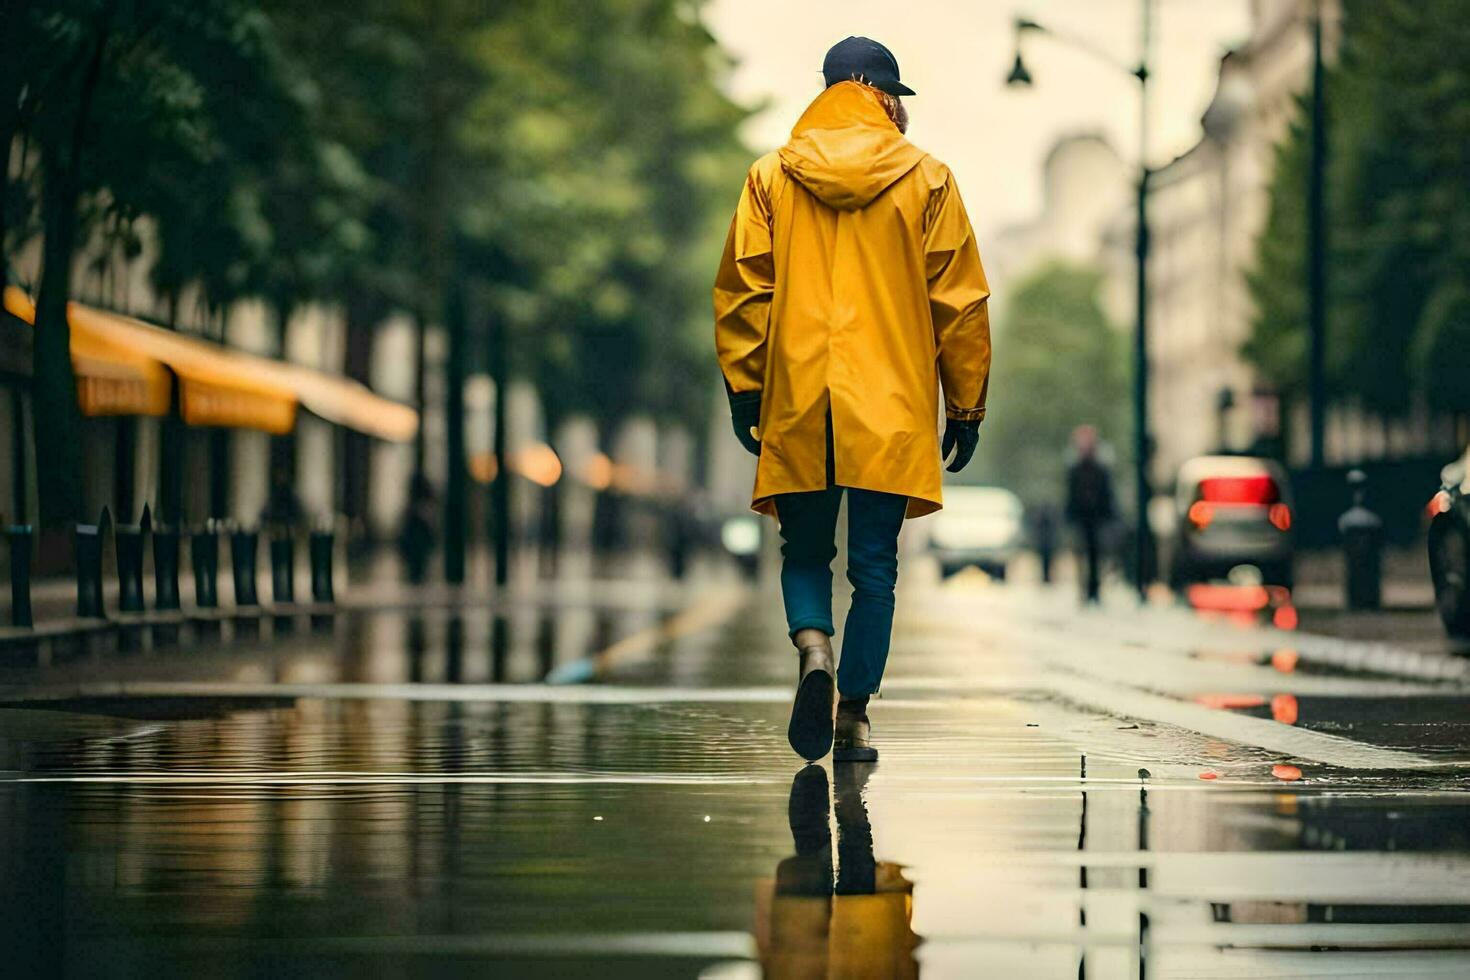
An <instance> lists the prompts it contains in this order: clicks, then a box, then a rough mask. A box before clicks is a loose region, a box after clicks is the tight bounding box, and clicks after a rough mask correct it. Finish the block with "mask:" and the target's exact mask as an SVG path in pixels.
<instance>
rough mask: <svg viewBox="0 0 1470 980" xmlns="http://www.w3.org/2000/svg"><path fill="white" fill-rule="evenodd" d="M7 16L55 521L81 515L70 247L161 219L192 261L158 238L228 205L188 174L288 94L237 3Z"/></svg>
mask: <svg viewBox="0 0 1470 980" xmlns="http://www.w3.org/2000/svg"><path fill="white" fill-rule="evenodd" d="M17 15H18V16H17V18H16V20H15V22H14V23H11V24H7V33H12V32H13V33H16V34H19V35H20V36H22V37H23V38H24V43H26V44H29V45H31V46H32V47H33V48H34V51H33V52H31V53H30V54H28V56H27V57H26V59H25V61H24V62H23V63H24V65H25V68H24V72H23V75H22V76H21V78H20V85H19V91H18V94H17V93H5V95H6V98H7V99H8V98H9V97H10V95H11V94H17V102H16V103H15V104H14V105H10V104H9V103H7V112H8V115H7V117H6V118H7V119H9V120H11V121H12V123H13V125H11V123H7V125H11V129H10V131H9V132H8V133H7V132H5V131H0V138H4V137H6V136H7V135H8V136H9V138H10V139H12V140H13V139H14V138H15V137H16V136H20V135H23V136H24V138H25V139H26V140H27V141H29V142H30V143H33V144H34V145H35V147H36V149H37V158H38V160H39V166H38V168H37V170H36V175H37V177H38V179H39V182H40V194H39V215H40V222H39V224H40V228H41V233H42V235H43V250H42V251H43V259H42V263H43V264H42V271H41V281H40V287H39V290H38V296H37V312H36V344H35V358H34V369H33V375H34V378H33V386H32V398H33V404H34V413H33V418H34V427H35V445H36V454H37V460H36V462H37V475H38V485H39V489H40V493H39V500H40V503H41V518H42V522H43V523H44V524H48V525H54V524H59V523H63V522H66V521H69V520H74V519H77V518H79V517H82V516H84V515H82V514H81V513H80V505H81V501H80V493H79V460H78V458H77V453H78V445H79V439H78V431H79V429H78V417H77V407H76V394H75V383H74V379H73V378H72V374H71V363H70V354H69V348H70V337H69V328H68V326H67V321H66V303H67V301H68V299H69V298H70V296H71V293H72V283H71V275H72V267H73V263H74V257H75V252H76V249H77V244H78V242H79V241H81V240H83V237H84V236H85V235H86V234H87V233H88V230H89V225H90V223H91V222H94V221H104V222H110V223H111V226H115V227H117V228H119V229H122V230H124V231H126V230H127V229H128V228H130V226H131V223H132V222H133V220H134V219H135V218H137V217H138V216H140V215H142V214H144V213H148V214H150V215H152V216H154V217H157V218H159V219H160V222H161V227H162V228H163V229H164V233H165V255H166V256H176V255H178V254H179V253H180V252H181V251H183V252H184V253H185V254H186V255H188V254H190V253H189V252H188V250H187V249H181V248H179V247H172V248H171V247H170V243H171V242H172V241H173V239H171V238H170V237H169V236H170V235H176V234H177V233H178V230H179V229H181V228H183V227H185V226H188V227H189V228H190V229H191V230H197V231H205V232H207V231H212V230H216V229H218V228H219V227H220V222H219V221H218V220H216V215H217V214H230V213H231V212H229V211H228V210H227V209H225V210H222V211H220V212H213V211H210V212H209V213H207V214H206V213H205V211H204V209H202V208H201V207H200V204H201V203H203V204H205V205H208V204H213V203H218V201H220V200H221V199H226V200H232V199H233V194H228V195H226V194H221V195H217V196H215V197H214V198H210V197H208V196H201V198H197V199H196V198H191V197H190V196H189V195H190V192H191V191H192V190H195V189H198V185H199V184H200V181H198V180H195V179H192V178H194V177H195V176H196V175H198V174H200V173H201V172H203V171H206V170H209V169H212V168H216V169H218V170H219V171H220V172H222V173H223V172H232V171H233V170H234V169H235V168H234V167H233V166H232V165H233V164H235V163H237V162H238V159H237V158H238V151H239V150H240V149H241V148H242V147H244V146H247V145H249V143H251V142H253V143H254V145H256V146H264V145H269V144H271V143H272V141H273V140H274V139H275V137H274V136H273V133H274V129H273V127H274V126H275V125H276V124H277V121H278V119H279V117H280V115H281V113H280V111H279V110H280V109H281V107H282V106H285V105H288V104H289V103H290V102H291V99H292V96H291V94H290V93H289V92H286V91H283V90H282V89H281V87H280V86H279V85H278V84H277V83H278V82H279V80H280V76H279V74H278V72H277V69H279V68H280V62H279V60H278V59H276V58H274V57H273V53H274V52H273V48H272V46H271V43H270V37H269V25H268V22H266V21H265V20H264V19H263V18H262V17H261V15H260V12H259V10H258V9H257V8H256V6H255V5H254V4H252V3H249V2H248V0H203V2H184V0H134V2H123V0H57V2H48V3H23V4H21V5H20V9H19V10H18V11H17ZM7 43H8V42H7ZM5 84H7V85H9V84H11V82H10V79H9V78H8V77H7V79H6V80H5ZM252 111H253V112H254V115H253V116H251V112H252ZM251 123H253V125H251ZM6 145H7V147H8V146H9V145H10V143H9V142H7V144H6ZM196 241H197V239H196ZM223 241H224V242H226V243H228V242H230V241H232V239H231V238H229V237H228V236H225V237H224V238H223ZM208 254H209V252H208V251H207V250H201V252H200V253H198V254H193V255H192V256H191V258H192V261H189V260H184V261H183V262H182V263H180V262H175V263H173V264H171V265H170V264H167V263H166V264H165V266H164V267H163V269H162V270H155V272H156V276H157V277H158V278H160V279H161V281H162V282H163V284H164V285H165V287H166V288H167V287H169V286H173V287H174V288H177V287H178V286H180V285H181V284H182V282H183V281H184V280H185V279H186V278H189V277H190V276H191V274H192V275H193V276H199V275H202V274H203V273H204V272H205V270H206V263H205V262H204V261H203V260H202V259H201V255H208ZM215 254H216V255H217V254H218V252H216V253H215ZM182 265H187V266H189V269H188V270H185V269H184V268H182V267H180V266H182Z"/></svg>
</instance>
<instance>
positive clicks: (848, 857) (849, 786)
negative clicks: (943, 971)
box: [756, 763, 919, 978]
mask: <svg viewBox="0 0 1470 980" xmlns="http://www.w3.org/2000/svg"><path fill="white" fill-rule="evenodd" d="M874 768H875V766H874V764H873V763H841V764H839V765H837V766H835V767H834V769H835V772H836V779H837V805H836V813H837V867H836V872H837V874H836V882H835V884H834V881H833V861H832V834H831V830H830V824H829V815H830V814H831V813H832V804H831V800H830V798H829V794H828V790H827V771H826V770H825V769H823V768H822V767H820V766H816V765H810V766H807V767H806V768H804V769H802V770H801V771H800V772H798V773H797V774H796V778H795V779H794V780H793V781H792V783H791V797H790V801H789V803H788V818H789V820H790V823H791V837H792V840H793V842H794V843H795V846H796V854H795V855H794V856H792V857H788V858H786V859H785V860H783V861H782V862H781V863H780V864H778V865H777V866H776V877H775V880H774V881H768V882H763V883H762V884H761V885H760V888H759V893H758V895H757V901H756V918H757V921H756V943H757V945H758V946H759V948H760V958H761V967H762V969H763V970H764V972H765V975H766V976H767V977H774V978H789V977H803V978H806V977H811V978H816V977H875V978H876V977H917V976H918V975H919V967H918V964H917V963H916V962H915V961H914V949H915V947H916V946H918V944H919V938H918V937H917V936H916V935H914V931H913V929H912V922H913V902H914V898H913V894H914V886H913V883H912V882H910V881H908V880H907V879H906V878H904V876H903V869H902V868H900V867H899V866H898V865H896V864H893V863H892V862H889V861H878V860H876V859H875V858H874V857H873V828H872V825H871V824H870V823H869V821H868V808H867V805H866V804H865V803H864V801H863V790H864V787H865V786H866V785H867V781H868V777H869V776H870V775H871V774H872V771H873V769H874Z"/></svg>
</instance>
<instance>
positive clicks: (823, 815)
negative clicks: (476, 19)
mask: <svg viewBox="0 0 1470 980" xmlns="http://www.w3.org/2000/svg"><path fill="white" fill-rule="evenodd" d="M906 575H907V573H906ZM908 578H909V581H908V582H907V588H906V592H905V594H904V595H903V596H902V597H901V599H900V622H899V624H898V628H897V636H896V640H895V647H894V652H893V656H892V660H891V667H890V675H889V681H888V683H887V686H886V689H885V691H884V696H883V698H882V700H881V701H880V702H877V703H876V704H875V705H874V707H873V709H872V717H873V721H874V726H875V735H876V736H877V738H878V739H879V740H880V742H879V744H880V746H881V749H882V752H883V757H882V761H881V762H880V763H878V764H877V765H875V766H863V765H839V766H833V765H831V764H830V763H829V764H824V765H822V766H814V767H805V768H803V767H801V766H800V765H799V764H798V761H797V760H796V759H794V758H793V757H792V755H791V754H790V751H789V749H788V748H787V747H786V745H785V740H784V728H785V714H786V711H787V706H788V696H789V687H788V685H789V682H790V680H791V677H790V675H791V673H792V672H793V670H794V660H793V658H792V657H791V656H790V654H789V652H788V648H787V647H786V646H785V644H784V640H783V637H782V635H781V630H780V626H779V624H778V622H777V620H776V617H775V615H774V614H775V611H776V609H777V608H778V607H777V606H776V605H775V603H774V601H773V598H772V597H770V596H767V595H762V594H752V593H748V592H746V591H745V590H744V589H743V588H742V587H740V586H738V585H735V584H733V583H728V582H711V583H710V584H709V585H708V586H705V587H689V588H687V589H682V590H681V589H677V588H674V587H671V586H659V585H653V586H649V587H638V585H637V584H636V583H631V582H628V581H620V582H608V583H603V584H600V585H597V586H588V587H586V588H581V589H578V588H562V589H557V590H553V591H552V592H550V593H548V594H546V595H543V596H537V595H534V594H532V593H530V592H526V593H523V594H519V595H517V596H516V597H513V598H512V599H508V600H507V601H505V602H503V603H500V604H496V605H491V604H489V603H485V604H480V605H474V606H470V607H463V606H452V607H451V606H437V605H434V604H433V603H432V602H427V601H426V602H424V603H421V604H417V605H415V606H413V607H412V608H409V609H402V608H396V609H395V608H386V607H385V608H382V609H378V610H373V611H360V612H356V613H353V614H350V615H343V616H341V617H339V619H338V621H337V622H336V624H335V627H333V628H332V629H330V630H329V631H320V630H314V629H312V628H311V626H310V624H308V623H306V622H301V623H296V624H294V625H293V626H292V628H291V629H289V630H288V629H286V628H285V624H280V626H281V629H280V635H275V634H276V632H277V627H276V626H274V625H272V624H270V623H269V622H267V623H265V624H263V626H262V627H261V629H260V633H261V635H260V636H259V637H255V638H252V637H251V636H249V635H241V636H231V634H232V633H234V632H235V631H236V629H237V627H234V626H230V625H226V626H224V627H222V629H221V632H222V633H223V634H224V635H223V636H222V638H220V639H214V638H213V637H212V636H211V635H209V632H210V631H205V635H203V636H196V634H195V632H194V631H193V630H192V629H186V630H184V632H183V635H182V636H180V637H178V638H177V639H178V645H177V646H174V645H172V641H173V640H174V639H175V638H174V637H170V636H164V637H155V636H150V635H142V634H138V635H134V636H131V637H123V638H120V639H119V640H113V641H105V642H99V641H95V640H94V641H92V643H91V645H90V646H84V647H83V648H81V649H77V650H71V651H65V650H58V651H52V652H49V653H47V654H46V655H45V656H44V657H43V658H42V659H43V662H42V663H40V664H37V663H36V662H35V659H34V657H31V656H29V655H26V654H23V653H15V652H12V653H9V654H7V655H6V657H7V660H6V661H5V664H4V666H3V668H0V701H3V702H4V703H5V705H6V706H5V707H3V708H0V770H3V773H0V834H3V840H0V882H3V886H4V894H5V895H6V896H8V901H7V902H6V907H5V911H4V912H3V914H0V922H3V925H0V938H3V940H4V943H5V945H4V947H3V948H4V950H5V957H6V960H5V961H4V962H5V964H7V965H0V973H3V974H4V975H7V976H27V975H32V974H35V975H54V974H62V973H65V974H69V975H74V976H86V977H92V976H149V977H160V976H210V977H235V976H239V977H247V976H249V977H253V976H267V975H269V976H322V975H353V976H395V977H396V976H426V975H434V976H437V975H450V974H458V973H469V972H471V971H478V972H481V973H484V974H486V975H492V976H546V977H568V976H597V977H607V976H627V977H651V976H676V977H677V976H691V977H692V976H705V977H717V978H725V977H754V976H760V975H762V973H763V972H764V974H765V975H768V976H776V977H820V976H834V977H835V976H858V977H887V976H897V977H903V976H916V975H919V974H920V973H922V974H923V975H924V976H926V977H975V976H994V977H1010V976H1026V977H1052V976H1058V977H1060V976H1066V977H1074V976H1085V977H1135V976H1148V977H1245V976H1249V977H1268V976H1269V977H1275V976H1302V977H1305V976H1314V977H1315V976H1365V977H1366V976H1375V977H1379V976H1419V977H1428V976H1443V977H1451V976H1453V977H1463V976H1466V975H1470V793H1467V791H1466V790H1467V787H1466V775H1467V773H1470V711H1467V708H1470V673H1467V667H1466V664H1467V661H1466V660H1464V659H1462V658H1456V657H1453V656H1444V655H1433V654H1428V653H1424V652H1422V651H1418V650H1415V649H1400V648H1397V647H1395V646H1394V645H1393V644H1392V642H1391V640H1384V639H1382V638H1374V639H1371V640H1353V639H1346V640H1345V639H1327V638H1322V637H1315V636H1312V635H1309V634H1306V633H1292V632H1282V631H1278V630H1275V629H1271V628H1261V627H1254V626H1249V627H1248V626H1244V625H1241V624H1239V623H1235V622H1231V621H1226V620H1223V619H1222V620H1207V619H1202V618H1201V617H1199V616H1197V615H1195V614H1192V613H1189V612H1186V611H1183V610H1175V609H1153V610H1149V611H1147V612H1144V613H1140V612H1138V611H1136V610H1135V609H1133V608H1132V607H1131V606H1130V605H1128V604H1127V603H1126V601H1125V602H1121V603H1120V604H1117V605H1115V606H1113V607H1111V608H1109V609H1106V610H1102V611H1086V612H1084V611H1079V610H1077V609H1076V608H1075V606H1074V604H1073V602H1072V596H1071V593H1070V592H1061V591H1053V592H1046V591H1043V590H1041V589H1038V588H1034V587H1033V588H1028V587H1023V586H1008V587H997V586H989V585H986V584H985V583H983V582H978V581H976V580H974V579H970V578H966V577H963V576H962V577H961V578H960V579H959V580H956V581H954V582H952V583H950V584H949V585H947V586H945V587H939V586H937V585H936V584H934V583H933V582H932V581H930V582H925V581H924V580H923V576H922V575H911V576H908ZM240 632H241V633H248V631H246V630H243V629H242V630H240ZM548 678H549V679H550V681H551V682H550V683H548V682H546V680H547V679H548Z"/></svg>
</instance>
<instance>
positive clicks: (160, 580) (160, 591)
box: [153, 524, 179, 610]
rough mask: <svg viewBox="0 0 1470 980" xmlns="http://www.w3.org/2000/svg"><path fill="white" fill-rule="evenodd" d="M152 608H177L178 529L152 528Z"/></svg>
mask: <svg viewBox="0 0 1470 980" xmlns="http://www.w3.org/2000/svg"><path fill="white" fill-rule="evenodd" d="M153 608H154V609H163V610H174V609H178V608H179V529H178V528H176V527H166V526H164V525H161V524H160V525H154V528H153Z"/></svg>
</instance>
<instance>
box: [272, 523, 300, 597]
mask: <svg viewBox="0 0 1470 980" xmlns="http://www.w3.org/2000/svg"><path fill="white" fill-rule="evenodd" d="M271 601H273V602H275V603H276V604H277V605H284V604H289V603H293V602H295V601H296V541H295V540H294V539H293V538H292V537H291V532H290V531H277V532H276V533H275V534H274V535H272V537H271Z"/></svg>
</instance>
